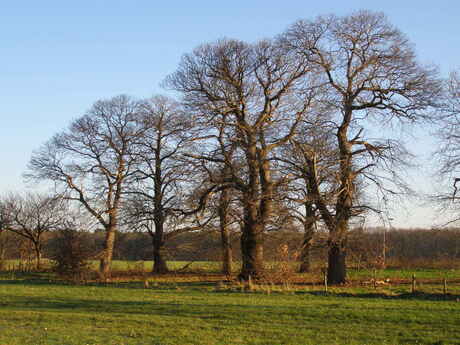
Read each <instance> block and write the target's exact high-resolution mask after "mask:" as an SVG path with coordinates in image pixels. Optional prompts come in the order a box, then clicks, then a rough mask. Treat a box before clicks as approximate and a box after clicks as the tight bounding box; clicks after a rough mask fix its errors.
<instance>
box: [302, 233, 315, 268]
mask: <svg viewBox="0 0 460 345" xmlns="http://www.w3.org/2000/svg"><path fill="white" fill-rule="evenodd" d="M312 241H313V233H305V234H304V239H303V243H302V250H301V252H300V268H299V273H308V272H310V271H311V260H310V256H311V255H310V249H311V245H312Z"/></svg>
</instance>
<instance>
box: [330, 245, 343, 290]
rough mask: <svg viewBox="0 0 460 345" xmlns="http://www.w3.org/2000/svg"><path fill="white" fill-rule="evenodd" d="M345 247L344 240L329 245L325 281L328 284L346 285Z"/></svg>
mask: <svg viewBox="0 0 460 345" xmlns="http://www.w3.org/2000/svg"><path fill="white" fill-rule="evenodd" d="M346 276H347V268H346V245H345V240H341V241H334V242H331V243H330V244H329V253H328V267H327V281H328V283H329V284H344V283H346Z"/></svg>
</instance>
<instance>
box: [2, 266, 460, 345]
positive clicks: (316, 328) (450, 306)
mask: <svg viewBox="0 0 460 345" xmlns="http://www.w3.org/2000/svg"><path fill="white" fill-rule="evenodd" d="M449 272H450V271H449ZM417 273H418V276H423V277H424V278H426V279H431V278H436V277H441V276H445V275H446V273H447V271H446V272H440V271H431V272H430V271H429V270H428V271H427V270H424V271H418V272H417ZM451 273H452V272H451ZM455 273H458V272H455V271H454V273H452V277H453V276H454V275H455ZM352 274H353V273H352ZM362 274H364V273H362ZM380 274H382V275H385V274H387V275H388V274H392V275H393V277H396V276H400V275H401V274H402V272H399V273H398V272H394V271H391V270H390V271H389V272H386V271H385V272H380ZM407 275H408V276H410V275H411V272H409V273H407ZM457 277H458V276H457ZM198 278H199V276H198ZM201 278H202V279H201ZM201 278H200V279H195V280H194V279H190V276H187V275H185V276H183V277H182V276H179V275H177V276H171V277H169V279H167V278H162V279H155V278H150V279H149V280H150V287H149V288H147V289H146V288H144V285H143V282H142V281H125V282H123V281H118V282H116V283H110V284H96V283H94V284H89V285H86V286H75V285H68V284H65V283H63V282H59V281H55V280H54V277H53V276H52V275H51V274H46V273H44V274H19V273H11V272H7V273H3V274H1V275H0V344H2V345H3V344H8V345H27V344H59V345H64V344H69V345H70V344H92V345H95V344H100V345H106V344H114V345H115V344H117V345H122V344H125V345H126V344H156V345H160V344H162V345H167V344H168V345H173V344H177V345H179V344H180V345H185V344H205V345H206V344H222V345H230V344H274V345H275V344H315V345H319V344H340V345H346V344H460V302H458V300H459V298H460V285H459V284H458V283H453V284H450V285H449V295H447V296H443V295H442V286H441V285H439V284H423V285H422V286H421V287H420V288H421V290H420V291H421V292H418V293H416V294H411V293H410V286H408V285H407V284H405V285H404V284H402V285H388V286H384V287H378V288H377V289H374V288H371V287H367V286H363V285H353V286H351V287H331V288H330V289H329V292H328V293H327V294H325V293H324V292H323V289H322V287H321V286H320V285H314V284H310V285H292V286H291V287H286V286H284V287H283V286H278V287H272V288H270V290H266V289H255V290H258V291H255V292H254V291H252V292H251V291H241V290H242V289H243V287H242V286H240V285H237V284H234V285H224V284H222V283H216V282H211V281H200V280H206V277H201ZM275 290H276V291H275ZM270 291H271V292H270ZM269 292H270V293H269Z"/></svg>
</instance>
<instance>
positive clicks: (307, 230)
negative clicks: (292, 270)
mask: <svg viewBox="0 0 460 345" xmlns="http://www.w3.org/2000/svg"><path fill="white" fill-rule="evenodd" d="M306 183H307V185H308V181H306ZM304 207H305V221H304V223H303V227H304V235H303V236H304V237H303V243H302V249H301V252H300V267H299V273H307V272H310V270H311V260H310V249H311V246H312V244H313V235H314V233H315V209H314V207H313V203H312V202H311V201H307V202H305V204H304Z"/></svg>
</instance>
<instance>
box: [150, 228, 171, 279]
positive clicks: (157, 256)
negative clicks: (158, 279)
mask: <svg viewBox="0 0 460 345" xmlns="http://www.w3.org/2000/svg"><path fill="white" fill-rule="evenodd" d="M152 244H153V270H152V273H154V274H164V273H168V272H169V270H168V266H167V264H166V260H165V258H164V240H163V224H161V225H156V226H155V233H154V234H153V236H152Z"/></svg>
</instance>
